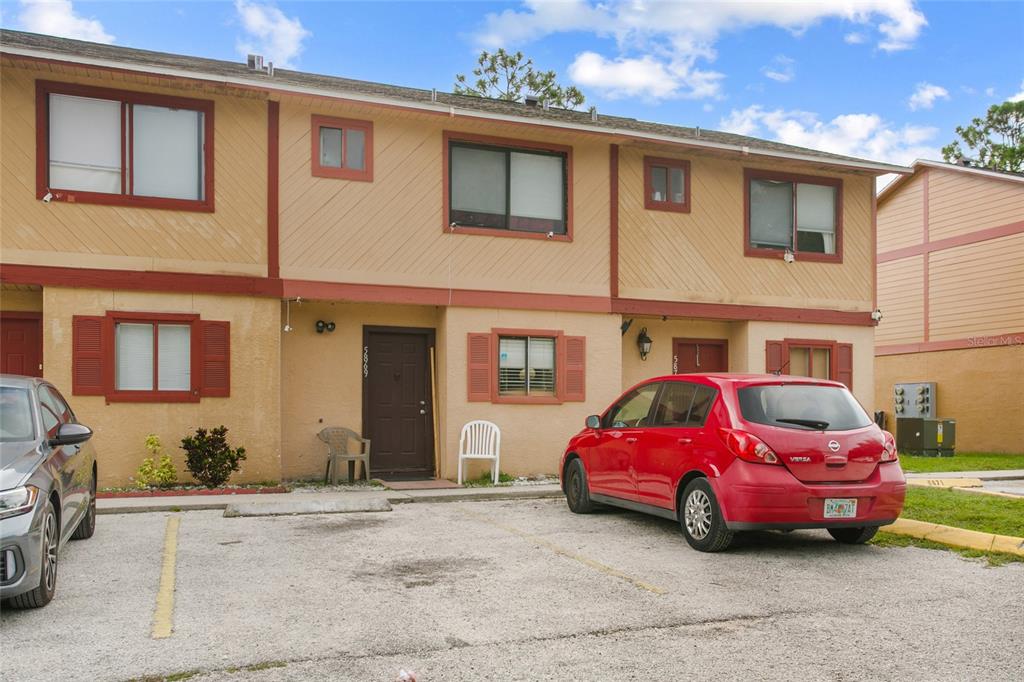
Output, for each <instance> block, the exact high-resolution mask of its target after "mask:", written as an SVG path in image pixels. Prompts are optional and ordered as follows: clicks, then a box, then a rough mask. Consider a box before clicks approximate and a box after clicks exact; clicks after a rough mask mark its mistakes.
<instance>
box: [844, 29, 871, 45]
mask: <svg viewBox="0 0 1024 682" xmlns="http://www.w3.org/2000/svg"><path fill="white" fill-rule="evenodd" d="M867 40H868V37H867V36H866V35H864V34H863V33H859V32H857V31H853V32H851V33H847V34H846V35H845V36H843V42H845V43H847V44H848V45H862V44H863V43H866V42H867Z"/></svg>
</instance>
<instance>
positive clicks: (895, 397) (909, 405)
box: [892, 381, 936, 420]
mask: <svg viewBox="0 0 1024 682" xmlns="http://www.w3.org/2000/svg"><path fill="white" fill-rule="evenodd" d="M935 402H936V399H935V382H934V381H922V382H918V383H909V384H895V385H894V386H893V387H892V403H893V404H892V411H893V414H895V415H896V419H897V420H899V419H900V418H902V417H925V418H929V419H934V418H935Z"/></svg>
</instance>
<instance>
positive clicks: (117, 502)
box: [96, 483, 562, 514]
mask: <svg viewBox="0 0 1024 682" xmlns="http://www.w3.org/2000/svg"><path fill="white" fill-rule="evenodd" d="M561 496H562V490H561V488H560V487H559V485H558V484H557V483H549V484H543V485H522V486H504V487H497V488H445V489H440V490H401V491H399V490H365V491H363V490H360V491H352V492H349V491H345V492H330V493H277V494H267V495H181V496H177V497H117V498H106V499H100V500H97V501H96V512H97V513H99V514H133V513H138V512H160V511H195V510H200V509H225V508H227V506H228V505H229V504H239V503H243V502H244V503H245V505H246V506H247V507H251V506H254V505H262V504H265V505H268V506H278V505H280V504H281V503H287V502H304V503H308V504H313V505H327V506H330V505H333V504H335V503H340V504H349V503H365V504H366V505H372V504H374V503H375V502H376V501H377V500H380V501H386V502H388V503H390V504H405V503H410V502H458V501H462V500H513V499H519V500H522V499H535V498H544V497H561Z"/></svg>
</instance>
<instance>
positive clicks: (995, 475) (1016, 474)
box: [904, 469, 1024, 481]
mask: <svg viewBox="0 0 1024 682" xmlns="http://www.w3.org/2000/svg"><path fill="white" fill-rule="evenodd" d="M904 476H906V477H907V479H908V480H909V479H912V478H980V479H981V480H983V481H1015V480H1017V479H1020V478H1024V469H992V470H991V471H931V472H917V473H915V472H909V471H908V472H906V473H904Z"/></svg>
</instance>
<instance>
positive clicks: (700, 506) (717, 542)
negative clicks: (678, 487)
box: [679, 478, 736, 552]
mask: <svg viewBox="0 0 1024 682" xmlns="http://www.w3.org/2000/svg"><path fill="white" fill-rule="evenodd" d="M680 501H681V502H682V504H680V505H679V525H680V526H682V528H683V536H684V537H685V538H686V541H687V542H688V543H689V544H690V547H693V548H694V549H696V550H697V551H700V552H721V551H723V550H725V549H728V548H729V545H731V544H732V540H733V537H735V535H736V534H735V533H733V532H732V531H731V530H729V529H728V528H727V527H726V525H725V518H724V517H723V516H722V509H721V507H719V506H718V498H716V497H715V491H714V490H712V489H711V484H710V483H708V480H707V479H706V478H695V479H693V480H692V481H690V482H689V483H688V484H687V485H686V488H684V489H683V495H682V497H681V498H680Z"/></svg>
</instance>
